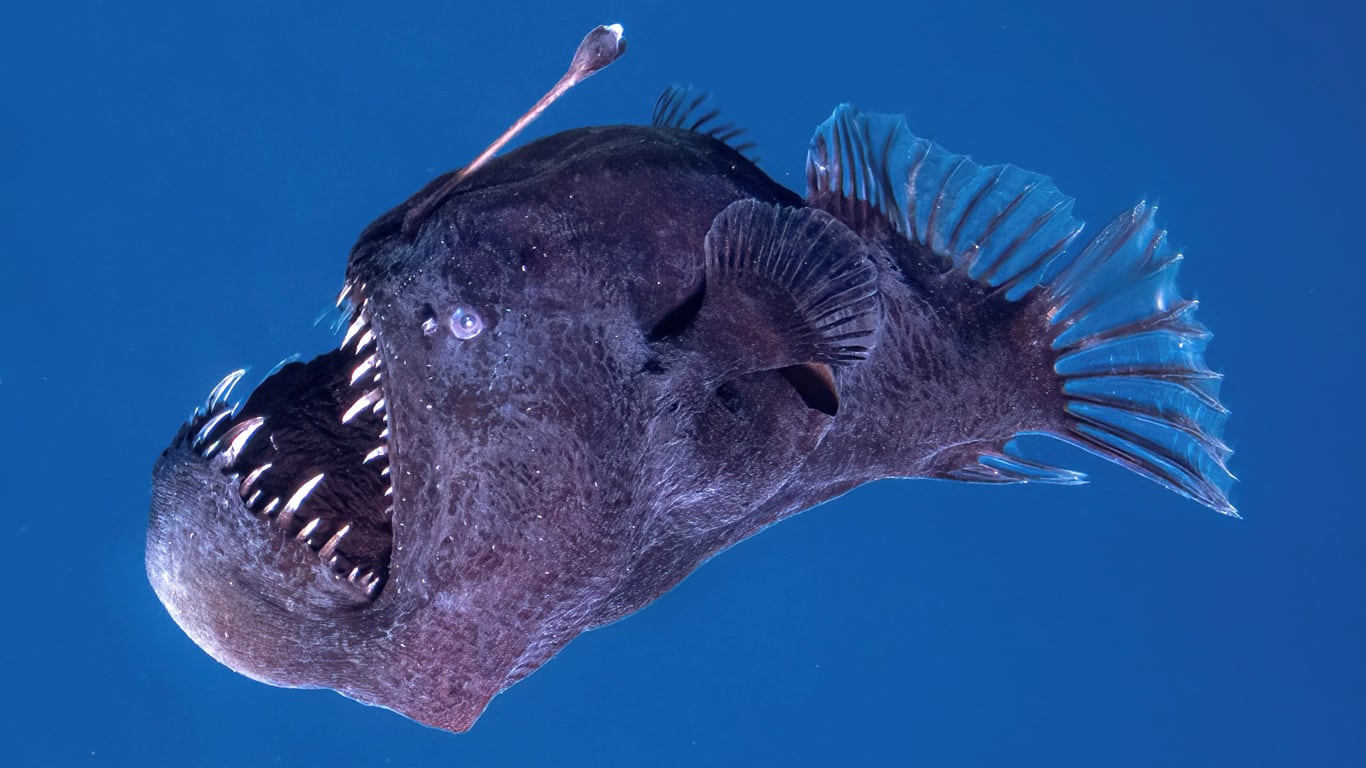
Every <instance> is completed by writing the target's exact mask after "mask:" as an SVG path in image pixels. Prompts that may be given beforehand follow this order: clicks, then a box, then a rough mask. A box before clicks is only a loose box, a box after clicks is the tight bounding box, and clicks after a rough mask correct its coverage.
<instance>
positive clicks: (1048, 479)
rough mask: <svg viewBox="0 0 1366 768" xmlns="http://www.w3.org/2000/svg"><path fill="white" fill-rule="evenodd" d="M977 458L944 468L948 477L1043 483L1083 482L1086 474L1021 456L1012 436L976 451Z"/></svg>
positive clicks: (1001, 482) (945, 477)
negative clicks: (947, 470)
mask: <svg viewBox="0 0 1366 768" xmlns="http://www.w3.org/2000/svg"><path fill="white" fill-rule="evenodd" d="M975 458H976V460H975V461H974V462H972V463H970V464H966V465H964V466H962V467H959V468H957V469H954V470H950V471H949V472H946V473H945V474H944V475H943V477H944V479H947V480H961V481H964V482H969V483H1000V484H1004V483H1044V484H1047V485H1085V484H1086V482H1087V480H1086V475H1085V473H1082V472H1076V471H1073V470H1070V469H1063V468H1061V467H1054V466H1050V465H1048V464H1043V463H1040V462H1037V461H1033V460H1030V459H1026V458H1024V457H1023V456H1021V455H1020V454H1019V452H1018V449H1017V447H1016V445H1015V442H1014V441H1013V440H1012V441H1010V442H1008V443H1006V444H1005V445H1003V446H1001V447H1000V448H999V449H993V450H987V451H983V452H981V453H978V454H977V456H976V457H975Z"/></svg>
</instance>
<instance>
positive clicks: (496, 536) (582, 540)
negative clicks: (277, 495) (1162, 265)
mask: <svg viewBox="0 0 1366 768" xmlns="http://www.w3.org/2000/svg"><path fill="white" fill-rule="evenodd" d="M443 181H444V178H443V179H438V180H437V181H435V182H433V184H432V185H430V186H429V189H432V188H435V187H436V186H437V185H439V184H440V183H442V182H443ZM421 198H422V193H419V194H418V195H417V196H415V197H414V199H413V200H410V201H409V202H408V203H405V204H404V205H403V206H400V207H399V208H397V209H395V210H394V211H391V212H389V213H388V214H386V215H385V216H383V217H381V218H380V219H379V220H378V221H376V222H375V223H374V224H372V225H371V226H370V228H369V229H367V230H366V232H365V233H364V234H363V235H362V236H361V239H360V242H359V243H358V244H357V246H356V248H355V250H354V251H353V253H352V257H351V261H350V264H349V266H348V269H347V281H348V284H350V285H353V286H356V287H357V288H356V291H357V292H362V291H363V296H364V302H365V306H366V308H367V311H368V313H369V326H368V327H369V329H370V330H371V331H372V332H373V334H374V345H375V348H376V349H377V350H378V353H379V354H380V356H381V358H382V363H383V370H384V377H383V380H382V382H381V383H380V385H379V386H380V388H381V389H382V393H383V396H384V398H385V400H386V402H387V406H386V408H387V413H388V419H389V421H388V426H389V429H390V436H389V438H388V447H387V450H388V460H389V466H390V468H391V475H390V477H391V478H392V485H393V495H392V504H393V510H392V546H391V549H390V552H389V560H388V563H387V572H386V573H387V576H386V578H385V580H384V581H383V584H382V586H381V587H380V588H378V589H377V590H375V591H374V592H373V593H369V594H367V593H365V592H362V591H358V590H356V589H353V588H351V585H350V584H348V583H346V582H345V581H344V580H338V579H337V578H335V577H334V576H332V575H331V574H330V573H329V572H328V571H326V570H325V569H323V568H322V567H320V566H319V564H318V560H317V557H316V555H314V554H313V553H312V552H309V551H307V550H306V549H305V548H304V547H302V546H299V545H298V544H297V543H296V542H294V541H293V540H292V539H291V538H290V537H289V536H285V535H281V533H280V532H279V531H278V530H276V528H273V527H272V526H271V525H270V524H269V523H265V522H262V521H261V520H258V519H257V518H255V517H253V516H252V515H251V514H250V512H248V511H247V510H245V509H244V508H243V502H242V499H241V497H239V495H238V490H237V488H238V483H239V480H238V479H235V478H230V477H228V475H227V471H228V469H229V468H228V467H227V466H226V465H225V464H224V461H223V460H222V459H220V458H212V457H211V458H207V459H206V458H204V457H203V456H202V455H201V454H202V452H201V451H194V450H191V449H190V448H189V447H188V446H187V445H186V444H185V442H186V441H185V440H183V439H182V440H180V441H178V442H177V445H175V446H173V447H172V448H171V449H170V450H168V451H167V453H166V454H165V455H164V456H163V457H162V460H161V461H160V463H159V464H158V466H157V468H156V474H155V490H154V503H153V510H152V517H151V525H150V529H149V536H148V572H149V575H150V576H151V579H152V582H153V585H154V586H155V587H156V589H157V591H158V593H159V594H160V595H161V597H162V599H163V601H164V602H166V604H167V606H168V608H169V609H170V610H171V612H172V614H173V615H174V616H175V618H176V620H177V621H178V622H179V623H180V624H181V625H182V627H184V628H185V629H186V631H187V632H188V633H189V634H190V635H191V636H192V637H193V638H194V639H195V640H196V642H198V643H199V644H200V645H201V646H203V647H204V648H205V649H206V650H207V651H209V652H210V653H211V654H213V655H214V656H215V657H216V658H218V659H219V660H220V661H223V662H224V663H226V664H228V665H229V666H232V667H233V668H234V669H237V670H239V671H241V672H243V673H245V674H248V675H251V676H253V677H256V678H258V679H262V680H265V681H267V682H271V683H274V684H277V685H290V686H309V687H314V686H323V687H329V688H334V689H336V690H338V691H340V692H342V693H344V694H346V695H348V696H351V697H353V698H356V699H359V700H361V701H365V702H369V703H372V704H378V705H382V706H385V707H389V708H392V709H394V710H397V711H399V712H401V713H403V714H405V715H407V716H409V717H412V718H414V719H417V720H419V721H421V722H424V723H427V724H430V725H434V726H437V727H440V728H445V729H450V730H456V731H461V730H465V729H467V728H469V727H470V726H471V725H472V724H473V722H474V721H475V719H476V718H477V717H478V715H479V714H480V713H481V712H482V711H483V709H484V707H485V706H486V705H487V703H488V701H489V699H490V698H491V697H493V696H494V695H495V694H497V693H498V692H499V691H501V690H503V689H504V688H506V687H507V686H509V685H511V684H512V683H514V682H515V681H517V680H518V679H520V678H521V677H523V676H525V675H526V674H528V673H530V672H531V671H532V670H534V669H535V668H536V667H538V666H539V665H540V664H542V663H544V662H545V661H546V660H547V659H549V658H550V657H551V656H552V655H553V654H555V653H556V652H557V651H558V650H559V649H560V648H561V647H563V646H564V644H565V643H567V642H569V641H570V640H571V639H573V638H574V637H575V636H576V635H578V634H579V633H581V632H583V631H585V630H587V629H590V628H592V627H595V626H599V625H601V624H604V623H607V622H610V621H613V620H615V619H618V618H620V617H622V616H624V615H627V614H629V613H631V612H633V611H635V610H637V609H639V608H641V607H643V606H644V605H646V604H647V603H649V602H650V601H652V600H654V599H655V598H656V597H658V596H659V595H661V594H662V593H663V592H665V591H666V590H668V589H669V588H670V587H672V586H673V585H674V584H676V583H677V582H678V581H680V580H681V579H683V578H684V577H685V576H687V574H688V573H690V572H691V571H692V570H693V569H695V568H696V567H697V566H698V565H700V564H701V563H702V562H703V561H705V560H706V559H707V558H708V557H710V556H711V555H713V554H715V553H716V552H718V551H720V550H722V549H725V548H726V547H728V546H730V545H731V544H734V543H735V542H737V541H739V540H741V539H743V538H745V537H747V536H749V535H751V534H753V533H755V532H756V531H758V530H759V529H761V528H763V527H764V526H766V525H768V524H771V523H773V522H775V521H777V520H780V519H782V518H784V517H786V516H788V515H791V514H794V513H796V512H798V511H800V510H802V509H805V508H808V507H810V506H813V505H815V504H818V503H820V502H822V501H824V500H827V499H830V498H832V497H834V496H836V495H838V494H840V493H843V492H844V491H846V490H848V489H850V488H852V487H854V486H856V485H859V484H861V483H864V482H867V481H870V480H875V479H878V478H882V477H889V476H921V477H925V476H937V475H943V474H944V473H946V472H949V471H951V470H953V469H954V468H956V467H959V466H962V465H965V464H968V463H971V460H972V457H973V456H974V455H975V454H976V453H977V452H979V451H980V450H981V449H982V447H983V446H994V445H999V444H1000V443H1001V442H1003V441H1004V440H1007V439H1009V438H1010V437H1011V436H1012V435H1014V434H1016V433H1017V432H1021V431H1026V430H1037V431H1044V430H1049V429H1054V428H1056V427H1057V426H1058V424H1057V421H1058V419H1060V414H1061V413H1062V406H1061V400H1060V396H1059V395H1058V394H1057V390H1058V385H1057V381H1056V378H1055V375H1054V374H1053V372H1052V368H1051V365H1050V360H1049V359H1048V358H1047V355H1046V353H1045V351H1044V349H1042V348H1040V347H1039V345H1038V344H1036V343H1034V340H1036V339H1039V338H1042V337H1043V330H1042V329H1043V325H1042V323H1043V319H1042V318H1041V317H1039V316H1033V315H1031V314H1030V311H1029V309H1028V305H1027V304H1009V303H1006V302H1005V301H1004V300H1003V299H998V298H990V297H987V296H985V295H984V294H982V293H981V289H980V288H979V287H977V286H975V285H974V284H972V283H971V282H970V281H968V280H967V279H966V278H964V277H962V276H961V275H959V274H958V273H954V272H947V271H942V270H938V271H937V270H936V269H934V268H931V267H930V266H928V264H929V263H930V262H931V260H930V259H925V258H921V254H920V253H919V252H918V248H919V247H918V246H916V245H913V244H911V243H909V242H908V241H906V240H905V239H904V238H901V237H899V236H897V235H895V234H894V233H892V232H891V230H890V228H889V227H888V226H887V225H885V223H882V222H880V221H879V220H878V219H877V218H876V217H875V216H870V215H864V214H863V213H861V212H856V213H849V212H847V211H846V212H845V213H842V214H841V217H842V218H843V219H844V220H845V221H846V223H847V224H848V225H849V226H850V227H851V228H852V229H853V230H854V231H855V232H857V233H858V234H859V235H860V236H861V237H862V238H863V239H864V241H866V246H867V255H868V258H869V259H870V260H871V262H872V264H873V266H874V268H875V269H876V272H877V290H878V305H879V306H878V313H877V317H878V331H877V336H876V346H875V347H874V348H873V349H872V351H871V352H870V353H869V355H868V357H867V359H865V360H863V361H861V362H857V363H855V364H852V365H847V366H837V367H835V368H834V381H835V387H836V390H837V391H838V394H839V399H840V404H839V409H838V412H837V413H836V414H835V415H833V416H832V415H827V414H826V413H823V412H821V411H819V410H816V409H813V408H811V407H808V405H807V404H806V403H805V402H804V401H803V399H802V398H801V397H799V396H798V394H797V392H796V391H795V390H794V388H793V385H792V384H790V383H789V382H788V381H787V380H786V379H785V378H784V377H783V376H782V375H781V374H780V373H779V372H778V371H777V370H757V371H753V372H748V373H743V374H725V373H724V372H723V371H721V369H720V367H719V366H718V365H716V364H714V362H715V360H717V359H720V358H721V357H725V356H726V355H727V354H728V353H731V352H733V351H734V350H735V349H737V348H739V349H743V348H744V346H745V344H746V343H747V342H752V341H753V340H752V339H750V340H747V339H745V338H739V337H737V338H723V337H722V338H704V339H697V338H694V337H690V336H689V335H687V334H682V335H675V336H669V337H667V338H653V337H652V336H651V331H652V329H654V328H655V327H656V326H657V325H658V324H659V323H660V322H661V320H663V319H664V318H665V317H667V316H669V314H670V313H671V312H672V311H673V310H675V309H677V308H678V307H680V306H681V305H684V304H686V302H687V301H688V300H689V299H690V297H695V296H696V295H697V294H698V292H699V291H700V290H702V289H703V241H704V237H705V236H706V234H707V232H708V229H709V228H710V227H711V225H712V222H713V220H714V219H715V218H716V216H717V215H718V214H719V213H720V212H721V211H722V210H723V209H725V208H726V207H727V206H728V205H729V204H731V203H732V202H734V201H737V200H743V199H756V200H759V201H763V202H765V203H772V204H776V205H782V206H792V207H800V206H804V205H806V204H807V203H806V201H804V200H802V199H801V198H800V197H799V196H798V195H796V194H794V193H793V192H791V191H789V190H787V189H785V188H783V187H781V186H780V185H778V184H777V183H775V182H774V181H772V180H771V179H769V178H768V177H767V176H766V175H764V174H763V173H762V172H761V171H759V170H758V169H757V168H756V167H754V166H753V165H752V164H751V163H750V162H749V161H748V160H746V159H745V158H744V157H742V156H741V155H739V154H737V153H736V152H734V151H732V150H731V149H730V148H729V147H727V146H725V145H724V144H722V143H720V142H718V141H716V140H714V139H712V138H710V137H708V136H705V135H702V134H698V133H691V132H686V131H681V130H675V129H670V128H642V127H628V126H617V127H605V128H587V129H581V130H575V131H569V132H566V133H562V134H558V135H555V136H552V137H549V138H547V139H544V140H541V141H539V142H536V143H533V144H531V145H529V146H526V147H524V148H522V149H519V150H517V151H515V152H512V153H510V154H508V155H506V156H504V157H501V158H499V159H497V160H494V161H493V162H491V163H490V164H489V165H488V166H486V167H484V168H482V169H480V170H479V171H477V172H476V173H474V174H472V175H471V176H470V177H469V178H468V179H466V180H465V181H464V182H463V183H462V184H461V185H460V186H459V187H458V188H457V189H456V191H455V192H454V194H452V195H451V196H450V197H449V198H448V199H446V200H445V202H444V203H443V204H442V205H441V206H440V207H439V208H437V209H436V210H435V211H434V213H433V214H432V215H431V216H430V217H429V218H427V219H426V220H425V221H424V222H422V223H421V226H420V227H418V228H417V229H416V231H413V232H411V233H405V232H404V231H403V227H402V221H403V216H404V213H405V212H406V211H407V210H408V208H409V207H410V206H411V205H412V204H413V203H414V201H417V200H420V199H421ZM704 301H705V299H704ZM456 308H465V309H472V310H474V311H476V312H477V313H478V315H479V316H480V317H481V318H482V319H483V322H484V324H485V325H484V329H483V331H482V333H480V334H479V335H478V336H476V337H474V338H471V339H467V340H461V339H458V338H455V337H454V336H453V335H452V334H451V333H449V332H446V331H445V330H444V325H441V323H444V322H445V318H447V317H449V316H450V314H451V313H452V311H453V310H455V309H456ZM711 309H712V310H713V311H715V310H717V309H723V308H717V307H712V308H711ZM433 319H435V321H436V322H437V323H438V325H439V326H440V327H441V329H442V330H441V331H440V332H437V333H432V332H431V323H430V322H428V321H431V320H433ZM424 323H426V326H427V327H426V329H425V330H424ZM764 330H766V331H770V332H771V331H774V330H776V331H778V332H781V331H782V330H783V329H764ZM756 332H757V329H756ZM1044 346H1045V347H1046V345H1044ZM332 354H333V355H337V354H339V353H332ZM325 357H326V356H325ZM790 362H792V363H798V362H802V361H790ZM309 366H312V367H310V368H305V369H298V370H306V371H313V372H316V373H317V374H318V375H319V376H321V377H324V378H326V377H327V376H331V377H333V378H336V379H338V380H341V379H344V378H345V377H346V376H347V375H348V374H349V373H350V371H351V362H350V361H349V360H348V361H346V362H345V364H343V363H342V362H341V361H333V360H332V359H330V358H329V359H324V358H320V359H319V360H318V361H315V362H314V363H310V364H309ZM342 384H343V385H344V384H345V381H342ZM300 386H301V387H302V386H303V385H300ZM344 389H345V388H344V386H339V387H338V388H337V391H338V392H342V391H344ZM258 391H259V390H258ZM272 397H273V398H274V401H273V402H266V398H263V399H262V402H261V403H260V404H259V406H257V407H259V409H261V411H262V412H263V413H264V412H266V411H271V412H272V413H285V412H292V413H297V412H298V411H299V410H300V409H308V408H313V409H316V410H317V412H318V413H319V414H323V415H325V416H327V417H328V418H335V414H336V412H337V411H339V410H343V409H345V408H346V406H347V403H346V402H343V401H342V400H340V397H341V396H340V395H337V398H336V402H333V400H331V399H328V398H327V397H321V396H320V395H317V394H316V393H315V394H314V395H310V396H304V395H301V394H298V393H286V392H281V393H278V394H276V395H273V396H272ZM300 403H304V404H300ZM252 407H253V405H252V403H251V402H250V401H249V402H248V405H247V408H246V409H244V411H243V414H247V411H249V410H250V409H251V408H252ZM291 409H292V410H291ZM272 418H276V417H274V416H269V417H267V420H266V424H265V426H263V427H262V430H264V431H263V432H262V434H265V432H266V431H269V430H270V429H271V424H272V422H271V419H272ZM320 419H321V417H320ZM299 429H300V430H301V431H300V433H299V434H301V435H304V436H305V437H306V438H307V439H304V438H301V439H302V440H303V442H305V443H307V442H308V440H314V441H315V442H316V445H314V446H313V449H314V450H317V451H321V452H325V451H327V450H332V448H331V446H333V445H334V444H335V441H336V438H335V436H327V437H324V436H322V435H316V436H314V433H313V432H310V431H308V429H307V428H305V427H299ZM308 436H312V437H308ZM260 440H262V438H261V437H255V438H253V443H252V444H253V445H254V444H255V442H256V441H260ZM334 474H335V473H334ZM329 482H331V480H330V479H329V480H328V481H324V483H323V485H322V486H320V488H327V487H329V485H328V483H329ZM365 493H368V492H365V491H360V490H357V491H355V492H354V494H353V496H354V498H351V499H349V500H348V498H332V499H329V500H327V501H326V503H327V504H330V505H332V507H335V508H343V507H346V506H347V505H348V504H351V505H354V504H360V503H361V502H360V499H361V497H362V496H364V495H365ZM367 498H368V497H367ZM308 503H312V502H308ZM318 503H319V504H322V503H324V502H321V501H320V502H318ZM367 503H368V502H367ZM367 514H368V513H367Z"/></svg>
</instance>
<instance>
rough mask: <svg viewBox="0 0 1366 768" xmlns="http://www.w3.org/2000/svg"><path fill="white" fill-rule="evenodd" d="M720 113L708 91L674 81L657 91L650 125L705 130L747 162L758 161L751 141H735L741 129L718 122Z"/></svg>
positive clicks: (703, 131) (730, 124)
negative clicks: (659, 92) (657, 95)
mask: <svg viewBox="0 0 1366 768" xmlns="http://www.w3.org/2000/svg"><path fill="white" fill-rule="evenodd" d="M720 116H721V110H719V109H717V108H716V106H715V105H714V103H713V102H712V98H711V94H710V93H707V92H706V91H702V90H699V89H697V88H694V87H693V86H691V85H687V84H684V83H674V84H673V85H670V86H669V87H668V88H665V89H664V92H663V93H661V94H660V95H659V99H658V100H657V101H656V102H655V111H654V114H653V115H651V117H650V125H652V126H654V127H656V128H678V129H681V130H684V131H693V132H694V133H701V134H705V135H707V136H710V137H712V138H713V139H716V140H717V141H719V142H721V143H723V144H725V145H726V146H728V147H730V148H731V149H733V150H735V151H736V152H739V153H740V154H742V155H744V156H745V157H746V158H748V159H749V161H750V162H752V163H757V162H759V158H758V157H757V156H755V155H754V154H753V151H754V142H752V141H739V139H740V137H741V136H742V135H743V134H744V132H745V129H744V128H741V127H739V126H737V125H736V124H735V123H732V122H720V121H719V118H720Z"/></svg>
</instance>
